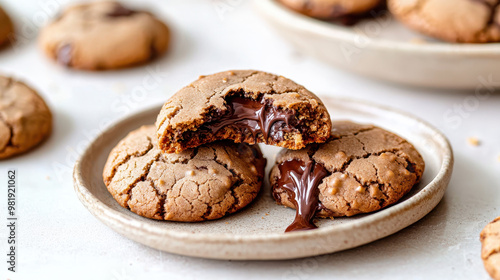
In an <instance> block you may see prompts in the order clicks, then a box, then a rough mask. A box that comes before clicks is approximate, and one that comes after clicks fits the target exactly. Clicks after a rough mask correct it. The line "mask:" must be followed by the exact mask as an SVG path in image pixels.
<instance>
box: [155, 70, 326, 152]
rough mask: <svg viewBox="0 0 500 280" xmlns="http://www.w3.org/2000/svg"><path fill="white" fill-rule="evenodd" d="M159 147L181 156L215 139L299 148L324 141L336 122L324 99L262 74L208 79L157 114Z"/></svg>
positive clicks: (175, 97) (241, 72) (247, 72)
mask: <svg viewBox="0 0 500 280" xmlns="http://www.w3.org/2000/svg"><path fill="white" fill-rule="evenodd" d="M156 126H157V129H158V131H157V132H158V141H159V146H160V148H161V149H162V150H163V151H165V152H168V153H173V152H176V153H178V152H181V151H183V150H185V149H187V148H192V147H197V146H199V145H202V144H205V143H211V142H213V141H216V140H223V139H230V140H233V141H235V142H237V143H240V142H243V143H248V144H255V143H265V144H269V145H275V146H280V147H285V148H288V149H300V148H303V147H305V145H307V144H309V143H319V142H324V141H326V140H327V139H328V137H329V136H330V130H331V120H330V116H329V115H328V112H327V110H326V108H325V106H324V105H323V103H322V102H321V100H320V99H319V98H318V97H317V96H316V95H314V94H313V93H311V92H310V91H308V90H307V89H305V88H304V87H303V86H301V85H298V84H296V83H295V82H293V81H291V80H289V79H287V78H284V77H282V76H277V75H273V74H269V73H266V72H261V71H253V70H235V71H226V72H221V73H217V74H213V75H209V76H201V77H200V78H199V79H198V80H197V81H194V82H193V83H191V84H190V85H188V86H186V87H184V88H183V89H181V90H179V91H178V92H177V93H176V94H174V95H173V96H172V97H171V98H170V99H169V100H168V101H167V102H166V103H165V105H163V108H162V109H161V111H160V114H159V115H158V118H157V121H156Z"/></svg>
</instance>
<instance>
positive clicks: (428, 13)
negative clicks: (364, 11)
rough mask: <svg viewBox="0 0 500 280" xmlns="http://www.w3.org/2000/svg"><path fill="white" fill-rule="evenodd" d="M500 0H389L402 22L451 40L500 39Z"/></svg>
mask: <svg viewBox="0 0 500 280" xmlns="http://www.w3.org/2000/svg"><path fill="white" fill-rule="evenodd" d="M499 5H500V0H455V1H449V0H413V1H407V0H389V1H388V7H389V10H390V11H391V12H392V13H393V14H394V15H395V16H396V18H398V19H399V20H400V21H401V22H403V23H404V24H406V25H408V26H409V27H410V28H412V29H415V30H417V31H419V32H422V33H424V34H426V35H429V36H432V37H435V38H438V39H441V40H445V41H450V42H460V43H488V42H498V41H500V9H499Z"/></svg>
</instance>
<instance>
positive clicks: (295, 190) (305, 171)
mask: <svg viewBox="0 0 500 280" xmlns="http://www.w3.org/2000/svg"><path fill="white" fill-rule="evenodd" d="M278 167H279V170H280V174H281V176H280V177H279V178H278V186H279V187H281V188H283V189H285V190H286V191H287V193H288V196H289V197H290V198H291V199H292V202H293V204H294V205H295V209H296V212H295V220H294V221H293V222H292V224H290V225H289V226H288V227H287V228H286V230H285V232H290V231H298V230H308V229H315V228H317V227H316V225H314V223H313V222H312V219H313V217H314V215H315V214H316V211H318V210H319V209H320V208H321V205H320V203H319V197H318V196H319V189H318V186H319V184H320V183H321V180H323V178H324V177H325V176H326V175H327V174H328V172H327V170H326V169H325V168H324V167H323V165H322V164H320V163H315V162H313V161H311V160H308V161H307V162H303V161H301V160H289V161H285V162H283V163H281V164H280V165H279V166H278ZM274 195H276V193H275V194H274Z"/></svg>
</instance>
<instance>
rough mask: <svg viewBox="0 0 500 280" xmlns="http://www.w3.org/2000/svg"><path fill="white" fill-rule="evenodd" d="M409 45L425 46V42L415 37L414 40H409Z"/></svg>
mask: <svg viewBox="0 0 500 280" xmlns="http://www.w3.org/2000/svg"><path fill="white" fill-rule="evenodd" d="M410 43H412V44H417V45H421V44H427V40H425V39H424V38H420V37H415V38H411V40H410Z"/></svg>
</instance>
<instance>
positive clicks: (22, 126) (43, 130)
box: [0, 76, 52, 159]
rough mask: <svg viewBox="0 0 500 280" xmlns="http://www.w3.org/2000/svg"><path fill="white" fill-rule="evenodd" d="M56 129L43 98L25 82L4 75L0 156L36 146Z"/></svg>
mask: <svg viewBox="0 0 500 280" xmlns="http://www.w3.org/2000/svg"><path fill="white" fill-rule="evenodd" d="M51 129H52V114H51V113H50V110H49V108H48V107H47V105H46V104H45V102H44V101H43V99H42V98H41V97H40V96H39V95H38V94H37V93H36V92H35V91H34V90H33V89H31V88H29V87H28V86H27V85H25V84H24V83H21V82H18V81H15V80H13V79H11V78H7V77H3V76H0V159H5V158H8V157H11V156H14V155H17V154H20V153H23V152H26V151H28V150H29V149H31V148H33V147H34V146H36V145H37V144H39V143H40V142H42V141H43V140H44V139H45V138H47V137H48V136H49V134H50V132H51Z"/></svg>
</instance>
